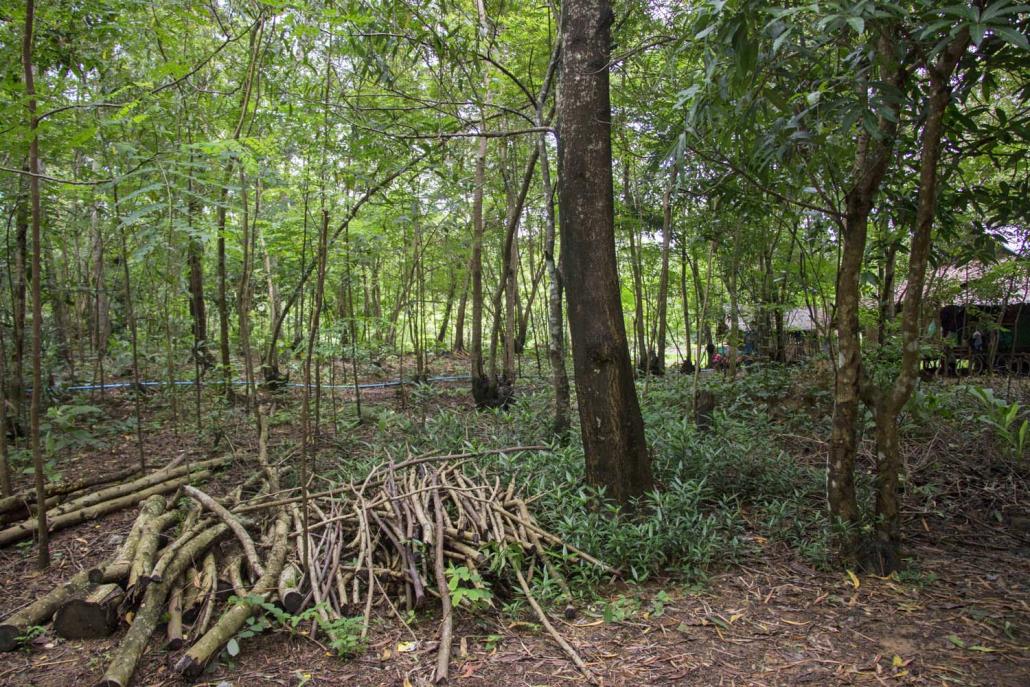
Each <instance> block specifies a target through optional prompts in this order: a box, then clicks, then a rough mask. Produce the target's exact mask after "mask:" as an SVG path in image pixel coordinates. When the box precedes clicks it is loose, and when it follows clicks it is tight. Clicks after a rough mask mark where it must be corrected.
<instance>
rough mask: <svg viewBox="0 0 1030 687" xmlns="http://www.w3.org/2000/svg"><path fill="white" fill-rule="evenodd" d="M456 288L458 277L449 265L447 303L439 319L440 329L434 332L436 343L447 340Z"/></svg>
mask: <svg viewBox="0 0 1030 687" xmlns="http://www.w3.org/2000/svg"><path fill="white" fill-rule="evenodd" d="M457 290H458V277H457V275H455V274H454V267H453V266H452V267H451V273H450V278H449V279H448V281H447V305H445V306H444V309H443V319H442V320H441V321H440V329H439V331H438V332H437V334H436V343H438V344H443V342H444V341H446V340H447V328H448V326H449V325H450V321H451V310H452V309H453V308H454V293H455V291H457Z"/></svg>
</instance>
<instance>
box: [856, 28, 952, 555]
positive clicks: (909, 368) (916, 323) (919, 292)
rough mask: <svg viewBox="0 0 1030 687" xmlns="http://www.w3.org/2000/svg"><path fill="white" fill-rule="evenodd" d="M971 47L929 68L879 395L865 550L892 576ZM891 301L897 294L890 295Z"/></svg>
mask: <svg viewBox="0 0 1030 687" xmlns="http://www.w3.org/2000/svg"><path fill="white" fill-rule="evenodd" d="M968 44H969V30H968V29H966V28H963V29H962V30H961V31H960V32H959V34H958V35H957V36H956V37H955V38H954V39H953V40H952V41H951V43H949V45H948V47H947V48H946V49H945V50H944V51H943V52H942V53H941V55H940V56H939V57H938V58H937V60H936V62H935V63H934V64H933V65H930V66H928V68H927V73H928V75H929V79H930V94H929V99H928V103H927V108H926V122H925V124H924V125H923V140H922V151H921V155H920V163H919V198H918V202H917V205H916V220H915V227H914V228H913V231H912V243H911V246H910V248H909V262H908V281H907V285H906V288H905V301H904V304H903V310H902V315H901V338H902V348H901V366H900V369H899V370H898V373H897V375H896V376H895V377H894V382H893V384H891V386H890V389H889V390H882V391H879V392H878V393H876V394H875V396H874V397H873V400H874V403H873V405H874V415H875V417H876V455H877V466H876V529H875V538H874V541H873V542H872V546H871V547H870V549H869V550H867V551H866V552H865V554H866V555H865V556H864V559H865V560H864V562H865V564H866V566H867V567H869V568H871V569H872V570H874V571H877V572H878V573H879V574H881V575H888V574H890V573H891V572H893V571H894V570H897V569H898V568H899V567H900V564H901V506H900V504H899V501H898V484H899V480H900V472H901V452H900V449H899V442H898V416H899V415H900V413H901V410H902V408H904V407H905V404H906V403H907V402H908V400H909V398H911V396H912V392H913V390H914V389H915V385H916V380H917V379H918V375H919V360H920V349H919V334H920V331H921V329H922V328H921V324H920V322H921V317H920V315H921V309H922V301H923V289H924V285H925V283H926V266H927V263H928V262H929V260H930V249H931V246H932V234H933V219H934V215H935V214H936V212H937V165H938V160H939V158H940V147H941V138H942V136H943V130H944V115H945V112H946V111H947V107H948V102H949V100H950V98H951V77H952V74H953V73H954V71H955V68H956V66H957V65H958V61H959V59H961V57H962V55H963V53H965V51H966V46H967V45H968ZM892 300H893V296H892Z"/></svg>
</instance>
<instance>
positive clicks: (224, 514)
mask: <svg viewBox="0 0 1030 687" xmlns="http://www.w3.org/2000/svg"><path fill="white" fill-rule="evenodd" d="M184 491H185V492H186V493H187V494H189V495H190V496H191V497H193V498H194V499H196V500H197V502H198V503H200V504H201V505H202V506H204V508H206V509H208V510H209V511H211V512H212V513H214V514H215V515H217V516H218V517H219V518H221V519H222V522H224V523H225V524H226V525H228V526H229V529H231V530H232V533H233V534H234V535H236V539H238V540H239V542H240V546H242V547H243V554H244V556H246V558H247V565H249V566H250V570H251V572H252V573H254V575H255V576H256V577H261V576H263V575H264V572H265V571H264V568H262V566H261V561H260V559H259V558H258V555H257V549H255V548H254V540H252V539H251V538H250V535H249V534H247V528H245V527H244V526H243V524H242V523H241V522H240V521H239V519H238V518H237V517H236V516H235V515H233V514H232V513H230V512H229V511H228V510H226V508H225V506H223V505H222V504H220V503H218V502H217V501H215V500H214V499H213V498H211V497H210V496H208V495H207V494H205V493H204V492H202V491H201V490H200V489H197V488H195V487H190V486H187V487H186V488H185V489H184Z"/></svg>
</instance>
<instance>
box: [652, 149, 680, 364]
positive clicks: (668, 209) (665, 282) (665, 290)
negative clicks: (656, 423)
mask: <svg viewBox="0 0 1030 687" xmlns="http://www.w3.org/2000/svg"><path fill="white" fill-rule="evenodd" d="M678 171H679V167H678V166H677V165H676V164H675V163H673V167H672V174H671V176H670V177H669V186H668V188H666V189H665V195H664V197H663V198H662V271H661V273H660V274H659V276H658V311H657V312H656V313H655V318H656V319H657V320H658V336H657V337H655V359H654V370H652V371H653V372H654V373H655V374H664V373H665V332H666V330H667V328H668V321H667V320H668V317H667V315H668V310H669V307H668V305H669V304H668V300H669V254H670V252H671V250H672V193H673V191H674V190H675V188H676V175H677V172H678Z"/></svg>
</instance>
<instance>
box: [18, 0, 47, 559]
mask: <svg viewBox="0 0 1030 687" xmlns="http://www.w3.org/2000/svg"><path fill="white" fill-rule="evenodd" d="M35 12H36V7H35V2H34V1H33V0H26V2H25V34H24V37H23V41H22V66H23V67H24V68H25V98H26V108H27V109H28V116H29V132H30V136H31V138H30V141H29V174H30V175H31V176H30V177H29V199H30V204H31V206H32V213H31V214H32V400H31V406H30V410H29V437H30V440H31V445H32V471H33V473H34V476H35V483H36V503H38V504H45V503H46V478H45V477H44V475H43V447H42V445H41V444H40V436H39V420H40V413H41V412H42V411H43V300H42V293H41V289H40V283H39V282H40V279H41V278H42V275H41V274H40V272H41V270H40V254H41V253H42V250H43V245H42V240H41V236H40V222H41V220H42V218H41V216H40V215H41V214H42V211H41V208H40V199H39V134H38V126H39V121H38V120H37V119H36V87H35V81H34V80H33V74H32V31H33V26H32V24H33V20H34V19H35ZM36 511H37V520H36V532H37V543H38V555H37V559H36V564H37V566H38V567H39V569H40V570H46V569H47V568H49V567H50V534H49V532H48V531H47V516H46V508H45V507H40V508H37V509H36Z"/></svg>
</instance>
